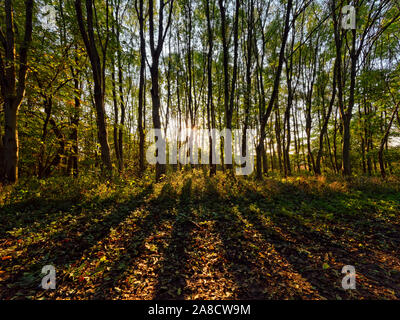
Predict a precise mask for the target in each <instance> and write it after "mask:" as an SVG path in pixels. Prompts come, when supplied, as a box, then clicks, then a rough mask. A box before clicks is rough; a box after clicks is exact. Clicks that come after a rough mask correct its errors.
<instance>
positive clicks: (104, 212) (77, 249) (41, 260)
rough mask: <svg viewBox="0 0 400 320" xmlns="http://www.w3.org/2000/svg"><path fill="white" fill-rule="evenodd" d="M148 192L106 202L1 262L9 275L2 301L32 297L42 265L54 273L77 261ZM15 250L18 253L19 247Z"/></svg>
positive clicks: (3, 288) (4, 282) (36, 287)
mask: <svg viewBox="0 0 400 320" xmlns="http://www.w3.org/2000/svg"><path fill="white" fill-rule="evenodd" d="M151 191H152V187H148V188H146V189H144V190H142V192H140V193H139V194H137V195H135V196H132V197H131V199H129V200H128V201H126V202H123V203H118V204H114V203H113V201H110V200H109V199H106V200H105V201H104V202H102V203H101V205H98V206H96V209H95V210H94V211H92V212H90V214H83V215H81V216H80V217H78V218H76V219H73V222H72V223H69V224H66V225H65V226H64V227H63V228H62V229H57V231H56V232H54V233H50V235H49V236H48V237H46V238H45V239H40V241H37V242H34V243H33V244H29V245H27V246H25V247H23V248H22V249H23V250H24V252H23V253H20V254H19V255H18V257H16V258H14V257H13V258H12V259H11V260H9V261H3V262H4V263H2V267H4V268H5V269H6V270H10V272H11V274H9V277H8V278H6V280H5V281H3V282H2V283H1V285H0V292H2V295H4V297H3V298H5V297H12V296H13V295H14V294H15V293H16V292H18V293H19V295H21V296H23V295H24V293H29V294H30V295H32V294H34V292H36V291H37V290H38V289H39V288H38V286H39V285H40V283H41V281H40V279H41V269H42V267H43V266H45V265H54V266H55V267H56V270H57V269H58V270H60V269H62V268H64V267H65V266H68V265H70V264H71V263H73V262H74V261H76V260H79V259H80V258H81V257H82V256H83V255H84V254H85V252H86V251H87V250H89V249H90V248H91V247H92V246H93V245H94V244H96V243H97V242H98V241H100V240H101V239H103V238H104V237H105V236H106V235H107V234H108V233H109V232H110V229H111V228H113V227H115V226H117V225H118V224H120V223H121V222H122V221H124V219H125V218H126V217H127V216H129V214H130V213H131V212H132V211H133V210H135V209H136V208H138V207H139V206H140V205H142V204H143V201H144V198H145V197H146V195H148V194H149V193H151ZM16 249H17V250H18V245H17V247H16ZM16 266H17V268H16ZM61 266H63V267H61ZM42 276H43V275H42Z"/></svg>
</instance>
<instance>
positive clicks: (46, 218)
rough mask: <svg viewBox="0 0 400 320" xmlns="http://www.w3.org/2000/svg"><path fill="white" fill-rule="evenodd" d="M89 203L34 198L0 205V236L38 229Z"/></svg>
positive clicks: (76, 200) (74, 199)
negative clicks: (14, 231) (15, 231)
mask: <svg viewBox="0 0 400 320" xmlns="http://www.w3.org/2000/svg"><path fill="white" fill-rule="evenodd" d="M85 206H89V204H87V203H86V204H81V203H80V202H79V200H78V199H76V198H72V199H64V200H48V199H42V198H40V197H39V198H34V199H30V200H27V201H22V202H18V203H11V204H6V205H3V206H0V212H1V214H0V225H1V226H2V227H1V229H0V238H1V237H9V234H8V233H7V232H8V231H11V230H14V229H16V228H24V229H25V230H24V232H28V233H29V232H34V231H38V230H40V229H41V228H43V227H44V226H46V225H48V224H50V223H51V222H53V221H55V220H57V219H59V218H60V217H62V215H63V214H64V213H67V212H68V213H76V212H79V211H81V210H82V209H83V208H84V207H85Z"/></svg>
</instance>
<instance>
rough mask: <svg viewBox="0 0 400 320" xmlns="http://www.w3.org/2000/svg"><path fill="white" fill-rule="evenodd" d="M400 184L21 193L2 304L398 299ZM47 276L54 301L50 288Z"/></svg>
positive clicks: (114, 186) (9, 223) (28, 189)
mask: <svg viewBox="0 0 400 320" xmlns="http://www.w3.org/2000/svg"><path fill="white" fill-rule="evenodd" d="M399 182H400V181H399V180H398V178H391V180H388V181H382V180H380V179H377V178H365V177H358V178H354V179H352V180H351V181H346V180H343V179H341V178H337V177H328V178H322V177H321V178H314V177H293V178H288V179H280V178H277V177H274V178H266V179H265V180H264V181H263V182H255V181H253V180H250V179H247V178H230V177H228V176H227V175H225V174H223V173H218V175H217V176H216V177H213V178H209V177H205V176H204V174H203V172H202V171H200V170H195V171H193V172H182V173H176V174H173V175H170V176H168V177H166V178H165V179H164V181H163V182H161V183H158V184H153V183H152V179H151V178H150V177H145V178H143V179H140V180H139V179H136V180H133V179H122V178H119V179H117V180H115V181H101V180H98V179H96V178H95V177H90V176H86V177H80V178H77V179H73V178H56V177H55V178H50V179H47V180H29V181H21V182H20V183H19V184H18V185H16V186H14V187H5V188H3V189H2V190H1V191H0V225H1V226H2V228H1V229H0V259H1V260H0V298H2V299H22V298H28V299H155V298H156V299H399V298H400V286H399V284H400V255H399V253H400V251H399V245H400V183H399ZM48 264H50V265H54V266H55V267H56V273H57V288H56V290H49V291H46V290H43V289H41V288H40V287H39V285H40V283H41V278H42V277H43V276H44V275H43V274H41V269H42V267H43V266H45V265H48ZM344 265H354V266H355V268H356V273H357V288H356V290H347V291H345V290H343V289H342V287H341V280H342V278H343V276H344V275H343V274H341V270H342V267H343V266H344Z"/></svg>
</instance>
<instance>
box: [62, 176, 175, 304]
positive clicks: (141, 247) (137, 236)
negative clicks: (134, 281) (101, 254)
mask: <svg viewBox="0 0 400 320" xmlns="http://www.w3.org/2000/svg"><path fill="white" fill-rule="evenodd" d="M175 197H176V192H175V190H172V189H171V188H170V185H169V184H165V185H164V186H163V188H162V190H161V192H160V194H159V195H158V196H157V197H156V198H153V199H151V201H149V203H148V204H147V205H146V206H145V207H144V208H143V209H144V210H146V211H149V213H148V214H147V215H146V216H145V217H144V218H142V217H141V216H140V217H137V218H135V219H134V220H133V221H130V222H129V223H125V224H124V225H123V226H121V228H122V230H120V231H121V232H123V234H124V237H123V240H122V242H120V243H119V244H118V246H119V247H123V248H125V249H124V251H123V252H120V254H119V257H117V258H115V257H114V258H113V259H112V263H111V265H107V270H106V271H105V272H104V273H103V274H102V283H101V285H100V286H98V287H96V288H95V290H94V292H93V294H91V297H93V298H94V299H113V297H114V296H113V294H114V293H115V292H113V289H114V288H115V287H116V286H117V285H118V286H120V287H123V286H124V285H125V284H123V283H121V281H122V280H124V279H125V277H126V276H127V274H128V272H129V270H130V268H131V267H132V265H134V263H135V260H136V259H137V258H138V257H140V256H141V254H142V253H143V252H144V251H145V241H146V238H147V237H149V236H150V235H152V234H154V232H156V231H157V229H158V227H160V226H161V225H162V223H163V222H165V221H167V220H171V219H172V218H173V217H172V216H171V214H170V213H169V210H170V209H171V208H173V207H174V205H175V203H176V201H175ZM132 224H134V226H133V225H132ZM88 258H89V259H90V258H91V257H88ZM95 259H96V258H95ZM67 281H68V280H67ZM64 284H67V283H64ZM72 285H73V286H74V287H75V288H76V290H75V291H79V290H80V287H79V286H78V284H77V283H76V282H74V283H73V284H72ZM82 289H83V290H84V289H85V288H84V285H83V287H82ZM85 298H87V295H85Z"/></svg>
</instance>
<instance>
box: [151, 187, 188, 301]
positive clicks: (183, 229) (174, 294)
mask: <svg viewBox="0 0 400 320" xmlns="http://www.w3.org/2000/svg"><path fill="white" fill-rule="evenodd" d="M191 188H192V180H191V179H187V180H186V181H185V182H184V184H183V187H182V194H181V196H180V200H179V204H178V207H177V215H176V217H175V222H174V224H173V227H172V232H171V236H170V240H169V243H168V245H167V247H166V248H165V250H164V252H163V257H164V259H163V261H162V263H161V264H160V266H159V268H158V272H157V285H156V287H155V293H154V299H156V300H160V299H183V298H184V296H185V294H189V292H187V290H188V289H187V287H186V280H185V275H186V276H190V274H188V272H189V263H190V261H189V260H190V259H189V255H188V254H187V252H189V251H190V250H191V249H192V232H193V231H194V230H195V228H196V225H195V224H194V222H193V220H195V219H196V217H195V216H194V215H193V214H192V212H191V210H192V208H193V207H192V205H191V204H190V198H191Z"/></svg>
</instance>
